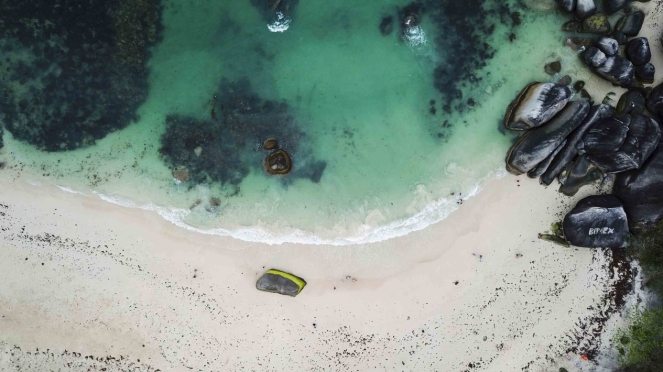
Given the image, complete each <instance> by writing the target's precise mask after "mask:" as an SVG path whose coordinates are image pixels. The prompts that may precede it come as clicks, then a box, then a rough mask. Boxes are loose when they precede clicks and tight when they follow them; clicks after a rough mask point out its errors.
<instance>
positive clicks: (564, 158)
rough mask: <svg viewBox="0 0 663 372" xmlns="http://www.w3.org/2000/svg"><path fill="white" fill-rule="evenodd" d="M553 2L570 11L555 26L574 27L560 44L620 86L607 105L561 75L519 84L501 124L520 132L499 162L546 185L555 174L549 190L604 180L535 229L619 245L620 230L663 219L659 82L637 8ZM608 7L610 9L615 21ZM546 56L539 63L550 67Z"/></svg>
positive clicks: (558, 238)
mask: <svg viewBox="0 0 663 372" xmlns="http://www.w3.org/2000/svg"><path fill="white" fill-rule="evenodd" d="M559 6H560V7H561V9H562V10H563V11H565V12H567V13H571V14H573V16H574V19H573V20H571V21H569V22H567V23H565V24H564V25H563V26H562V28H563V30H565V31H570V32H574V33H579V36H572V37H569V38H567V39H566V41H565V45H567V46H569V47H571V48H573V49H574V50H577V52H578V57H579V58H580V59H581V60H583V61H584V62H585V64H586V65H587V67H588V68H589V69H590V70H591V71H592V72H593V73H594V74H596V75H597V76H599V77H601V78H602V79H604V80H607V81H608V82H610V83H612V84H613V85H614V86H619V87H622V88H626V89H627V91H626V92H625V93H624V94H623V95H622V96H621V98H620V99H619V102H618V104H617V105H616V107H614V106H613V105H612V104H611V102H612V99H611V96H612V95H613V94H614V93H612V92H611V93H612V94H611V93H608V95H606V97H605V98H604V99H603V101H602V103H599V104H595V103H594V100H593V99H592V97H591V96H590V95H589V94H588V93H587V91H586V90H584V86H585V83H584V82H582V81H578V82H576V83H575V84H573V87H571V86H570V85H571V82H572V79H571V78H570V76H565V77H563V78H561V79H560V81H558V82H557V83H543V82H535V83H532V84H529V85H528V86H526V87H525V88H524V89H523V90H522V91H521V92H520V94H519V95H518V96H517V97H516V99H515V100H514V101H513V102H512V103H511V105H510V106H509V107H508V109H507V112H506V115H505V118H504V126H505V127H506V128H508V129H511V130H515V131H525V133H524V134H523V135H522V136H521V137H519V138H518V139H517V140H516V142H515V143H514V145H513V146H512V147H511V149H510V150H509V151H508V154H507V157H506V168H507V170H508V171H509V172H510V173H512V174H515V175H520V174H524V173H527V175H528V176H529V177H530V178H539V182H540V183H541V184H542V185H546V186H547V185H550V184H551V183H552V181H553V180H554V179H555V178H557V180H558V182H559V183H560V188H559V192H561V193H563V194H565V195H568V196H573V195H575V194H576V193H577V192H578V190H579V189H580V188H582V187H583V186H586V185H590V184H595V183H598V182H604V183H606V184H614V190H613V192H612V194H611V195H597V196H590V197H587V198H585V199H583V200H581V201H580V202H579V203H578V204H577V205H576V207H575V208H574V209H573V210H572V211H570V212H569V213H568V214H567V215H566V217H565V218H564V221H563V224H561V225H560V228H559V229H555V234H554V235H542V236H541V237H542V238H544V239H548V240H551V241H555V242H558V243H562V244H571V245H574V246H578V247H590V248H598V247H601V248H619V247H625V246H626V245H627V239H628V237H629V235H630V233H637V232H639V231H641V230H642V229H644V228H646V227H648V226H651V225H653V224H655V223H656V222H658V221H659V220H661V219H662V218H663V197H661V196H659V195H661V193H662V192H663V150H662V149H663V148H662V147H661V146H659V143H660V140H661V125H660V123H661V121H662V120H663V84H662V85H658V86H656V87H653V88H652V87H651V86H650V85H649V84H652V83H653V82H654V74H655V66H654V65H653V64H652V63H650V61H651V57H652V54H651V48H650V46H649V41H648V39H647V38H646V37H638V34H639V33H640V30H641V28H642V26H643V23H644V19H645V13H644V12H643V11H642V10H637V9H631V8H630V7H629V1H622V0H619V1H615V0H605V1H603V3H602V4H597V3H595V2H594V1H593V0H560V1H559ZM610 14H615V17H620V18H619V20H618V21H617V23H616V26H615V27H612V26H611V25H610V21H609V19H608V15H610ZM583 34H596V35H599V36H598V37H589V36H587V35H583ZM555 63H556V65H555ZM555 63H550V64H547V65H546V66H545V69H546V72H548V73H550V74H554V73H557V72H559V71H560V66H559V63H558V62H555Z"/></svg>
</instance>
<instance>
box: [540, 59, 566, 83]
mask: <svg viewBox="0 0 663 372" xmlns="http://www.w3.org/2000/svg"><path fill="white" fill-rule="evenodd" d="M545 70H546V73H547V74H548V75H555V74H556V73H558V72H560V71H562V63H561V62H560V61H555V62H550V63H548V64H546V67H545ZM564 85H568V84H564Z"/></svg>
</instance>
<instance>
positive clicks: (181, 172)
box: [173, 166, 191, 182]
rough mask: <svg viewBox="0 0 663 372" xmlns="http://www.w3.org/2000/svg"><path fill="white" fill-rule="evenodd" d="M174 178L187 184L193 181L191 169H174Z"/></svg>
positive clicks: (180, 167) (178, 167) (183, 167)
mask: <svg viewBox="0 0 663 372" xmlns="http://www.w3.org/2000/svg"><path fill="white" fill-rule="evenodd" d="M173 177H174V178H175V179H176V180H178V181H180V182H186V181H188V180H190V179H191V173H190V172H189V168H187V167H185V166H177V167H174V168H173Z"/></svg>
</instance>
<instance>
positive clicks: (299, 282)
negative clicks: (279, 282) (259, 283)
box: [267, 269, 306, 294]
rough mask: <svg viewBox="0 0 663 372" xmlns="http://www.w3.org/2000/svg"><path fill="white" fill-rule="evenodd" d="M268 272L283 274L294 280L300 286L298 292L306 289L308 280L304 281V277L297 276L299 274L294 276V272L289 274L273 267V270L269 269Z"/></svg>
mask: <svg viewBox="0 0 663 372" xmlns="http://www.w3.org/2000/svg"><path fill="white" fill-rule="evenodd" d="M267 274H274V275H278V276H282V277H284V278H286V279H289V280H292V281H293V282H295V284H297V286H298V287H299V291H297V294H299V292H301V291H302V289H304V286H305V285H306V282H305V281H304V279H302V278H300V277H297V276H294V275H292V274H288V273H286V272H283V271H280V270H274V269H272V270H269V271H267Z"/></svg>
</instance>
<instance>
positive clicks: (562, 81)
mask: <svg viewBox="0 0 663 372" xmlns="http://www.w3.org/2000/svg"><path fill="white" fill-rule="evenodd" d="M572 82H573V80H571V77H570V76H569V75H564V76H562V78H561V79H559V81H558V82H557V84H559V85H564V86H569V85H571V83H572Z"/></svg>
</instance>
